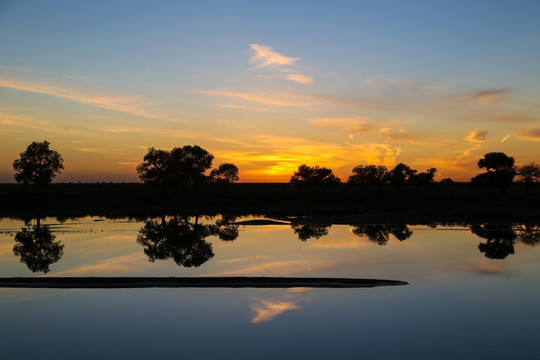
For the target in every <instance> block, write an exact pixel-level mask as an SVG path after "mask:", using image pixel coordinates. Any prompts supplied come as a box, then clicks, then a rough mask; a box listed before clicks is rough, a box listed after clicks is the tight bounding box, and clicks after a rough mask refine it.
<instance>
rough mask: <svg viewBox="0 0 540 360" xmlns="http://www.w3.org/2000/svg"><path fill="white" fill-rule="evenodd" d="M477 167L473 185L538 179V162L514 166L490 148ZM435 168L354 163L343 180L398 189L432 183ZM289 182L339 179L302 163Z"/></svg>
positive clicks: (503, 185) (317, 182)
mask: <svg viewBox="0 0 540 360" xmlns="http://www.w3.org/2000/svg"><path fill="white" fill-rule="evenodd" d="M478 167H479V168H480V169H485V170H486V171H485V172H483V173H480V174H478V175H476V176H475V177H473V178H472V179H471V182H472V184H473V185H482V186H488V187H497V188H499V189H500V191H501V192H504V191H505V190H506V189H507V188H508V186H510V184H512V182H513V181H514V178H515V177H516V176H518V177H519V178H520V181H521V182H523V183H524V184H525V192H528V190H529V187H530V184H531V183H533V182H536V181H538V180H539V179H540V165H538V164H535V163H530V164H527V165H523V166H519V167H518V166H516V165H515V160H514V158H513V157H511V156H508V155H506V154H505V153H502V152H490V153H487V154H485V155H484V157H483V158H481V159H479V160H478ZM436 173H437V169H436V168H429V169H427V170H426V171H425V172H418V170H416V169H412V168H411V167H409V166H408V165H406V164H403V163H399V164H397V165H396V166H395V167H393V168H392V169H388V168H387V167H386V166H382V165H358V166H356V167H355V168H353V170H352V175H351V176H349V178H348V179H347V183H348V184H351V185H354V186H371V187H377V188H378V189H379V190H380V189H381V188H382V187H383V186H385V185H392V186H394V187H395V188H397V189H402V188H403V187H404V186H405V185H413V186H414V187H417V188H419V187H424V188H427V187H428V186H429V185H430V184H432V183H434V182H435V180H434V178H435V174H436ZM453 182H454V181H453V180H452V179H451V178H444V179H442V180H440V183H453ZM290 183H291V184H296V185H299V186H305V187H319V188H324V187H328V186H333V185H337V184H339V183H341V179H340V178H339V177H337V176H336V175H335V174H334V173H333V171H332V170H331V169H329V168H325V167H319V166H315V167H310V166H307V165H305V164H302V165H300V166H299V167H298V171H296V172H295V173H294V175H293V176H292V177H291V180H290Z"/></svg>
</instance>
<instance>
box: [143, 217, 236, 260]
mask: <svg viewBox="0 0 540 360" xmlns="http://www.w3.org/2000/svg"><path fill="white" fill-rule="evenodd" d="M234 220H235V218H234V217H228V216H223V217H222V218H221V219H219V220H217V221H216V222H215V223H214V224H200V223H199V216H195V218H194V220H193V221H192V222H191V221H190V219H189V218H188V217H187V216H184V217H182V218H179V217H178V216H174V217H172V218H170V219H168V220H167V219H166V217H165V216H162V217H161V220H147V221H145V224H144V226H143V227H142V228H141V229H140V230H139V235H138V236H137V243H138V244H140V245H142V246H144V250H143V251H144V253H145V254H146V255H147V256H148V260H149V261H150V262H154V261H156V260H168V259H173V260H174V262H175V263H176V264H178V265H180V266H184V267H198V266H201V265H202V264H204V263H205V262H207V261H208V260H210V259H211V258H213V257H214V252H213V250H212V244H210V243H209V242H207V241H206V240H205V239H206V238H207V237H209V236H211V235H214V236H217V237H218V238H220V239H221V240H224V241H233V240H235V239H236V238H237V237H238V234H239V232H238V225H237V224H234V223H233V221H234Z"/></svg>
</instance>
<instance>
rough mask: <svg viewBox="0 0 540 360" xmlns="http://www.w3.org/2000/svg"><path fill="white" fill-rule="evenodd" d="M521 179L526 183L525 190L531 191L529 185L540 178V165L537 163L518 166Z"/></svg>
mask: <svg viewBox="0 0 540 360" xmlns="http://www.w3.org/2000/svg"><path fill="white" fill-rule="evenodd" d="M517 175H518V176H519V177H520V181H521V182H522V183H524V184H525V192H526V193H527V192H529V186H530V184H532V183H533V182H536V181H538V180H539V179H540V165H538V164H535V163H533V162H532V163H530V164H526V165H523V166H520V167H518V168H517Z"/></svg>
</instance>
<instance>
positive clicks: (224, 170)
mask: <svg viewBox="0 0 540 360" xmlns="http://www.w3.org/2000/svg"><path fill="white" fill-rule="evenodd" d="M238 180H239V177H238V168H237V167H236V165H234V164H229V163H225V164H221V165H219V166H218V168H217V169H214V170H212V171H211V172H210V181H212V182H214V183H218V184H230V183H233V182H235V181H238Z"/></svg>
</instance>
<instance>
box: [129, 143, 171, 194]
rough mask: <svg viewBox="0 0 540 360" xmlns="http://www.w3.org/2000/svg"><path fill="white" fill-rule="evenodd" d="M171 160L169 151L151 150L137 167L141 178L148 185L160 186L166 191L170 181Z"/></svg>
mask: <svg viewBox="0 0 540 360" xmlns="http://www.w3.org/2000/svg"><path fill="white" fill-rule="evenodd" d="M170 159H171V153H170V152H169V151H166V150H159V149H154V148H153V147H151V148H149V149H148V153H147V154H146V155H145V156H144V158H143V162H142V163H141V164H140V165H138V166H137V173H138V174H139V178H140V179H141V180H142V181H143V182H145V183H147V184H153V183H155V184H159V185H161V187H162V189H164V187H165V183H166V181H167V180H168V174H167V173H168V171H169V163H170Z"/></svg>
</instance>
